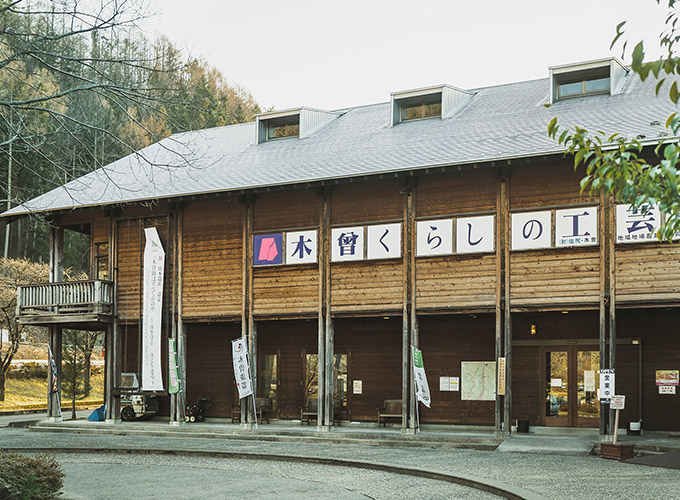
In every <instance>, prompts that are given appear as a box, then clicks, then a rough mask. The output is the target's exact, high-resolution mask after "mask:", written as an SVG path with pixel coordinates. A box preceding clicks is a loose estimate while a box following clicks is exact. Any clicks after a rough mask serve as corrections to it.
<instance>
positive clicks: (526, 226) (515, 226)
mask: <svg viewBox="0 0 680 500" xmlns="http://www.w3.org/2000/svg"><path fill="white" fill-rule="evenodd" d="M511 229H512V237H511V239H512V249H513V250H530V249H536V248H550V246H551V245H552V213H551V212H550V211H545V212H520V213H515V214H512V225H511Z"/></svg>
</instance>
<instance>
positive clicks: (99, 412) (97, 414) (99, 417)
mask: <svg viewBox="0 0 680 500" xmlns="http://www.w3.org/2000/svg"><path fill="white" fill-rule="evenodd" d="M104 408H105V406H104V405H101V406H100V407H99V408H97V409H96V410H94V411H93V412H92V413H90V416H89V417H87V419H88V420H91V421H93V422H103V421H104V419H105V417H104Z"/></svg>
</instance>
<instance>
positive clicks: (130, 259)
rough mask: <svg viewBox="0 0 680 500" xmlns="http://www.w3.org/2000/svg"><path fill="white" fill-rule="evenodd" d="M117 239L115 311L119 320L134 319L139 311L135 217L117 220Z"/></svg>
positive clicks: (138, 232)
mask: <svg viewBox="0 0 680 500" xmlns="http://www.w3.org/2000/svg"><path fill="white" fill-rule="evenodd" d="M117 239H118V241H117V244H116V252H117V262H118V269H117V272H116V311H117V314H118V317H119V319H121V320H125V319H136V318H139V316H140V313H141V312H140V294H141V282H140V273H141V260H140V259H141V245H142V243H141V240H142V235H141V230H140V221H139V220H136V219H133V220H126V221H119V222H118V238H117Z"/></svg>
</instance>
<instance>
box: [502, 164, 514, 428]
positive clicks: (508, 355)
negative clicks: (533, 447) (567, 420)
mask: <svg viewBox="0 0 680 500" xmlns="http://www.w3.org/2000/svg"><path fill="white" fill-rule="evenodd" d="M501 197H502V200H504V201H503V205H502V211H503V215H502V219H503V221H504V224H503V235H504V239H503V241H504V243H505V244H504V246H503V256H504V260H505V274H504V277H503V282H504V285H505V290H504V299H505V310H504V314H503V320H504V335H505V338H504V342H505V343H504V355H505V370H506V372H505V384H506V385H505V396H504V397H503V432H504V433H506V434H509V433H510V423H511V422H510V421H511V418H512V315H511V313H510V308H511V303H510V286H511V280H510V269H511V268H510V241H511V240H510V174H509V172H508V173H507V176H506V177H505V179H504V180H503V181H502V183H501Z"/></svg>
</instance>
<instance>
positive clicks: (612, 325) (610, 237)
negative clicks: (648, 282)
mask: <svg viewBox="0 0 680 500" xmlns="http://www.w3.org/2000/svg"><path fill="white" fill-rule="evenodd" d="M606 201H607V206H608V207H609V217H608V219H607V251H608V254H609V255H608V256H609V258H608V259H607V262H608V264H609V269H608V275H609V280H608V281H609V283H608V292H609V368H611V369H612V370H614V373H616V280H615V268H616V255H615V253H614V251H615V250H614V243H615V235H614V228H615V227H616V225H615V221H614V214H615V212H616V209H615V205H614V197H613V196H610V197H609V198H608V199H607V200H606ZM640 390H642V387H640ZM616 416H617V417H618V411H617V412H616ZM613 420H614V415H613V414H612V412H611V410H610V412H609V426H610V428H611V427H612V425H613V424H614V422H613ZM614 432H615V433H616V429H614ZM614 439H616V438H614Z"/></svg>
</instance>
